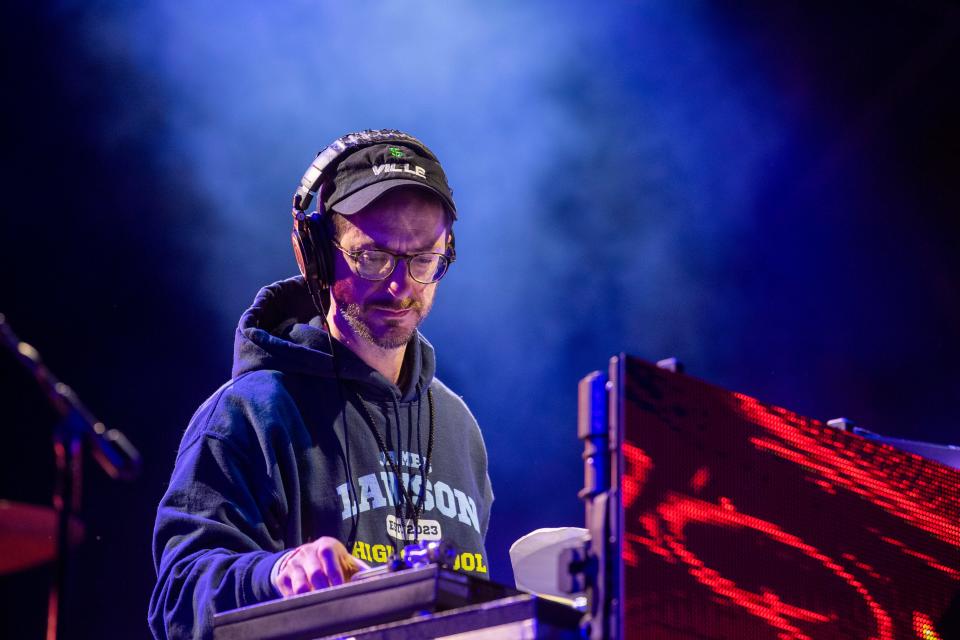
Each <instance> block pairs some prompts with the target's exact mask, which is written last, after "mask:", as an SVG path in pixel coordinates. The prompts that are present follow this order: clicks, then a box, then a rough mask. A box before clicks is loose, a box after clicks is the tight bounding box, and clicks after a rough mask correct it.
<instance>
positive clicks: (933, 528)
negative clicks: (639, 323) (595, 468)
mask: <svg viewBox="0 0 960 640" xmlns="http://www.w3.org/2000/svg"><path fill="white" fill-rule="evenodd" d="M620 366H621V369H620V371H621V373H620V374H619V375H618V377H620V378H621V380H620V381H619V383H618V385H617V387H618V388H620V389H621V390H622V391H621V393H622V394H623V400H622V404H621V405H620V407H621V409H622V413H620V414H619V415H620V416H622V421H623V426H622V428H623V442H622V464H623V466H622V468H621V469H622V471H621V474H620V477H619V480H620V487H621V492H622V502H623V506H624V512H623V540H622V543H621V555H622V559H623V571H624V605H625V606H624V609H623V616H624V629H625V630H626V636H627V637H636V638H651V639H654V640H656V639H661V638H663V639H666V638H671V639H693V638H696V639H720V638H723V639H741V638H749V639H753V638H758V639H759V638H770V639H772V640H802V639H808V638H809V639H824V640H826V639H830V640H836V639H844V638H858V639H859V638H875V639H877V640H887V639H890V638H920V639H924V640H933V639H935V638H939V639H942V640H947V638H948V637H949V635H948V633H951V634H952V632H947V631H945V627H944V626H939V625H943V624H944V623H943V622H942V619H943V618H944V616H945V612H947V611H948V609H949V611H950V614H949V616H948V617H952V615H953V613H952V612H953V610H954V608H955V607H956V606H957V602H956V599H957V594H958V593H960V472H958V471H956V470H954V469H950V468H949V467H946V466H943V465H941V464H939V463H936V462H932V461H929V460H926V459H924V458H920V457H919V456H916V455H913V454H910V453H905V452H901V451H899V450H897V449H894V448H892V447H891V446H889V445H886V444H882V443H877V442H875V441H871V440H867V439H864V438H862V437H860V436H857V435H854V434H851V433H847V432H843V431H838V430H835V429H832V428H830V427H827V426H826V425H824V424H823V423H821V422H818V421H816V420H811V419H809V418H804V417H802V416H799V415H797V414H795V413H792V412H790V411H787V410H785V409H781V408H778V407H774V406H771V405H767V404H763V403H762V402H759V401H757V400H755V399H753V398H750V397H748V396H745V395H742V394H737V393H731V392H728V391H725V390H722V389H719V388H717V387H713V386H710V385H708V384H706V383H704V382H702V381H699V380H696V379H695V378H692V377H689V376H685V375H680V374H676V373H672V372H669V371H664V370H662V369H658V368H657V367H655V366H653V365H650V364H648V363H645V362H643V361H640V360H636V359H632V358H622V359H620ZM951 602H952V603H953V604H951Z"/></svg>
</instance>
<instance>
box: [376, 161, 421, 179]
mask: <svg viewBox="0 0 960 640" xmlns="http://www.w3.org/2000/svg"><path fill="white" fill-rule="evenodd" d="M384 172H386V173H412V174H413V175H415V176H417V177H418V178H424V179H425V178H426V177H427V171H426V169H424V168H423V167H418V166H417V165H415V164H410V163H404V164H394V163H392V162H390V163H387V164H375V165H373V175H375V176H379V175H380V174H381V173H384Z"/></svg>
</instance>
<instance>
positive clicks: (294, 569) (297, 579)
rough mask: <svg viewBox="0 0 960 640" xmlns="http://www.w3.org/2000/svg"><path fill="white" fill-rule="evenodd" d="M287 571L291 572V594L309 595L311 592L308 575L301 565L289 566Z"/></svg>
mask: <svg viewBox="0 0 960 640" xmlns="http://www.w3.org/2000/svg"><path fill="white" fill-rule="evenodd" d="M287 571H289V572H290V591H291V594H294V595H295V594H298V593H307V592H308V591H310V581H309V580H307V574H306V572H304V570H303V567H301V566H300V565H299V564H290V565H287Z"/></svg>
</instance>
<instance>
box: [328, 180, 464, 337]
mask: <svg viewBox="0 0 960 640" xmlns="http://www.w3.org/2000/svg"><path fill="white" fill-rule="evenodd" d="M337 228H338V232H337V233H336V235H337V241H338V242H339V243H340V246H341V247H343V249H344V250H345V251H347V252H351V251H359V250H361V249H382V250H386V251H391V252H393V253H402V254H414V253H421V252H426V251H435V252H437V253H443V252H445V251H446V246H447V245H446V240H447V234H448V229H447V218H446V213H445V212H444V209H443V206H442V205H441V204H440V202H439V200H438V199H436V198H434V197H432V196H430V195H429V194H427V193H424V192H422V191H420V190H417V189H406V188H397V189H393V190H392V191H388V192H387V193H386V194H384V195H383V196H381V197H380V198H379V199H377V200H375V201H374V202H372V203H371V204H370V205H369V206H367V207H366V208H365V209H363V210H362V211H360V212H358V213H356V214H354V215H352V216H344V217H341V221H340V222H339V224H338V225H337ZM333 258H334V282H333V286H332V287H331V289H330V294H331V295H330V297H331V314H332V316H333V321H334V323H335V324H336V327H337V329H338V330H339V331H340V333H341V334H344V335H345V337H348V338H350V337H352V338H355V339H360V340H364V341H366V342H369V343H372V344H374V345H376V346H378V347H380V348H382V349H397V348H400V347H403V346H404V345H406V344H407V341H409V340H410V338H411V336H413V333H414V332H415V331H416V329H417V327H418V326H420V323H421V322H423V319H424V318H426V317H427V314H428V313H429V312H430V307H432V306H433V297H434V295H435V294H436V290H437V283H433V284H421V283H419V282H417V281H416V280H414V279H413V278H411V277H410V273H409V271H408V269H407V261H406V260H405V259H398V260H397V265H396V267H395V268H394V270H393V273H391V274H390V275H389V276H388V277H387V278H385V279H383V280H366V279H364V278H361V277H360V276H358V275H357V274H356V273H355V272H354V270H353V269H352V266H353V264H352V259H351V258H349V257H348V256H346V255H345V254H344V253H343V252H341V251H339V250H337V249H336V248H335V247H334V249H333Z"/></svg>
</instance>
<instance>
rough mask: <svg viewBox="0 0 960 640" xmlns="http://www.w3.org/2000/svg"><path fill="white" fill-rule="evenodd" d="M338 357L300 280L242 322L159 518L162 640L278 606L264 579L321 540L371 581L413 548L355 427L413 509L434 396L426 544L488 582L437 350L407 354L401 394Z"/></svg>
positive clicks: (471, 463) (461, 441) (482, 520)
mask: <svg viewBox="0 0 960 640" xmlns="http://www.w3.org/2000/svg"><path fill="white" fill-rule="evenodd" d="M333 344H334V349H335V350H336V353H335V355H336V358H333V357H331V354H330V346H329V341H328V338H327V334H326V333H325V332H324V331H323V330H322V329H321V328H320V323H319V318H318V317H316V311H315V309H314V308H313V305H312V303H311V302H310V299H309V296H308V295H307V291H306V287H305V286H304V283H303V280H302V279H301V278H299V277H298V278H291V279H289V280H284V281H281V282H278V283H275V284H273V285H270V286H268V287H265V288H263V289H262V290H261V291H260V293H259V294H258V295H257V298H256V300H255V301H254V303H253V306H252V307H251V308H250V309H248V310H247V312H246V313H245V314H244V315H243V317H242V318H241V319H240V325H239V327H238V328H237V336H236V342H235V347H234V364H233V377H232V379H231V380H230V382H228V383H227V384H225V385H224V386H222V387H221V388H220V389H218V390H217V391H216V392H215V393H214V394H213V395H212V396H211V397H210V398H209V399H208V400H207V401H206V402H204V403H203V405H201V406H200V408H199V409H198V410H197V412H196V413H195V414H194V416H193V418H192V419H191V421H190V424H189V426H188V427H187V430H186V433H185V434H184V437H183V441H182V442H181V444H180V449H179V452H178V454H177V459H176V465H175V467H174V471H173V476H172V478H171V480H170V485H169V487H168V489H167V491H166V493H165V495H164V496H163V499H162V500H161V502H160V506H159V509H158V511H157V522H156V527H155V529H154V540H153V554H154V564H155V566H156V570H157V585H156V587H155V588H154V591H153V595H152V597H151V599H150V612H149V621H150V626H151V629H152V631H153V634H154V635H155V636H156V637H158V638H183V637H187V638H208V637H210V636H211V629H212V624H213V614H214V613H215V612H221V611H226V610H229V609H234V608H237V607H243V606H247V605H251V604H254V603H257V602H262V601H265V600H270V599H273V598H277V597H279V594H278V593H277V592H276V590H275V588H274V586H273V584H272V583H271V581H270V572H271V569H272V568H273V565H274V563H275V562H276V561H277V560H278V559H279V558H280V557H281V556H282V555H283V554H284V552H285V551H286V550H289V549H291V548H293V547H297V546H299V545H301V544H304V543H306V542H309V541H311V540H315V539H317V538H319V537H321V536H332V537H334V538H337V539H339V540H340V541H342V542H343V543H344V544H345V545H346V547H347V549H348V550H350V551H351V553H353V555H355V556H357V557H358V558H361V559H362V560H365V561H366V562H368V563H369V564H371V565H377V564H382V563H384V562H385V561H386V560H387V558H388V556H389V555H390V554H391V553H393V552H394V549H396V548H402V547H403V545H404V544H407V541H406V539H405V537H404V526H406V531H407V532H408V534H409V533H411V532H412V522H411V520H410V519H409V518H403V517H402V516H403V514H402V512H401V513H400V514H399V515H400V516H401V518H398V517H397V515H398V511H397V508H396V506H395V504H396V502H397V500H398V496H397V495H396V492H395V491H394V490H393V488H394V487H396V482H395V480H394V478H395V475H394V473H393V472H392V471H391V465H390V464H389V461H387V460H386V459H385V456H384V455H383V454H382V453H381V452H380V449H379V447H378V445H377V441H376V439H375V437H374V435H373V433H372V432H371V430H370V425H369V421H368V419H367V418H365V417H364V416H365V415H367V414H369V415H370V416H371V417H372V418H373V420H374V422H375V426H376V428H377V429H378V430H379V432H380V434H381V436H382V438H383V440H384V442H385V444H386V448H387V450H388V455H390V456H391V457H392V458H393V459H394V460H395V461H396V463H397V467H398V468H399V470H400V473H401V477H402V482H403V484H404V485H405V486H409V487H410V489H412V491H413V493H414V494H415V495H419V494H420V493H421V489H422V487H421V478H422V474H421V469H423V468H424V467H425V466H426V465H425V458H426V455H427V446H428V434H429V424H430V410H429V402H428V394H427V390H428V389H429V390H430V391H431V392H432V396H433V401H434V409H435V443H434V447H433V455H432V459H431V461H430V469H429V471H428V473H427V482H426V489H425V490H424V491H423V492H422V494H423V496H424V508H423V513H422V515H421V516H420V519H419V525H420V526H419V532H420V534H421V539H441V538H442V539H443V540H447V541H449V542H451V543H453V545H454V546H455V547H456V548H457V550H458V551H459V555H458V556H457V568H459V569H460V570H463V571H467V572H470V573H472V574H474V575H480V576H486V575H487V571H488V570H487V554H486V550H485V548H484V543H483V541H484V537H485V535H486V532H487V524H488V522H489V519H490V504H491V502H492V501H493V494H492V492H491V488H490V479H489V477H488V475H487V455H486V450H485V448H484V444H483V439H482V438H481V435H480V430H479V428H478V426H477V423H476V420H475V419H474V418H473V416H472V415H471V414H470V411H469V410H468V409H467V407H466V405H465V404H464V403H463V400H461V399H460V398H459V397H458V396H457V395H455V394H454V393H453V392H451V391H450V389H448V388H447V387H446V386H445V385H444V384H443V383H442V382H440V381H439V380H437V379H436V378H434V377H433V374H434V367H435V361H434V352H433V347H432V346H431V345H430V343H428V342H427V341H426V340H425V339H424V338H423V336H421V335H420V334H419V333H418V334H417V335H416V336H415V337H414V338H413V339H412V340H411V342H410V343H409V344H408V346H407V350H406V355H405V359H404V363H403V369H402V374H401V380H400V384H399V386H398V385H394V384H393V383H392V382H390V381H388V380H387V379H386V378H384V377H383V375H381V374H380V373H379V372H377V371H375V370H374V369H372V368H370V367H369V366H368V365H367V364H366V363H364V362H363V361H362V360H360V358H358V357H357V356H356V355H355V354H354V353H353V352H351V351H350V350H349V349H347V348H345V347H343V346H342V345H341V344H340V343H339V342H336V341H334V342H333ZM361 402H362V403H364V404H365V405H366V412H364V409H363V407H361V406H360V403H361ZM399 499H400V500H401V501H402V498H399Z"/></svg>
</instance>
